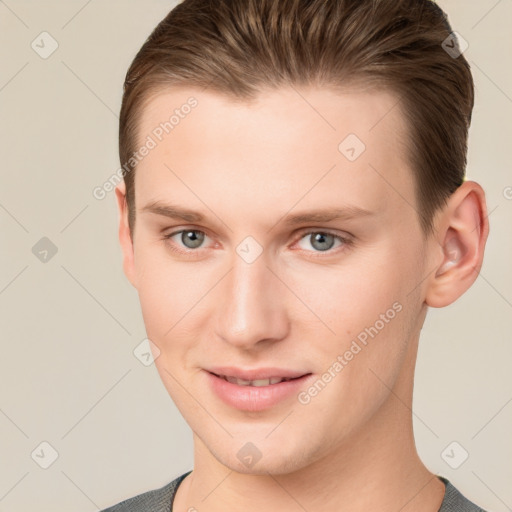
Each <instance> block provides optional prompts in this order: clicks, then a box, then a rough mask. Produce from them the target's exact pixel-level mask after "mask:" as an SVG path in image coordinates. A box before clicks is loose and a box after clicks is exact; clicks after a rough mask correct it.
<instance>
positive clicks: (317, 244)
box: [301, 232, 339, 251]
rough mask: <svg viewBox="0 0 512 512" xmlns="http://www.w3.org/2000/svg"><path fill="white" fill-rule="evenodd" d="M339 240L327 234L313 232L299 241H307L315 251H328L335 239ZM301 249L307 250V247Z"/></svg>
mask: <svg viewBox="0 0 512 512" xmlns="http://www.w3.org/2000/svg"><path fill="white" fill-rule="evenodd" d="M337 238H339V237H337V236H335V235H331V234H329V233H322V232H315V233H308V234H307V235H306V236H305V237H303V238H302V239H301V242H302V241H303V240H308V242H309V244H310V245H311V246H312V247H313V248H314V249H315V250H317V251H328V250H329V249H332V248H333V247H334V243H335V241H336V239H337ZM301 248H302V249H307V247H301Z"/></svg>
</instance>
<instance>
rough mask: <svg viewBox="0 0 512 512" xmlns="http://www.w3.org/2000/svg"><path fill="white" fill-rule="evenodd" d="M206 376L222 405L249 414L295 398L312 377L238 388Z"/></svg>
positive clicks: (219, 378)
mask: <svg viewBox="0 0 512 512" xmlns="http://www.w3.org/2000/svg"><path fill="white" fill-rule="evenodd" d="M206 376H207V378H208V380H209V382H210V386H211V387H212V389H213V391H214V392H215V394H216V395H217V396H218V397H219V398H220V399H221V400H222V401H223V402H224V403H226V404H227V405H230V406H231V407H234V408H236V409H240V410H242V411H251V412H257V411H263V410H265V409H269V408H270V407H273V406H275V405H277V404H278V403H279V402H281V401H282V400H285V399H286V398H289V397H290V396H292V395H295V396H296V395H297V394H298V393H299V391H300V390H301V388H303V387H304V385H305V383H306V381H307V380H309V379H310V378H311V377H312V375H311V374H308V375H304V376H303V377H299V378H298V379H293V380H288V381H283V382H280V383H279V384H270V385H268V386H239V385H238V384H232V383H231V382H228V381H227V380H224V379H223V378H222V377H217V376H216V375H214V374H213V373H210V372H206Z"/></svg>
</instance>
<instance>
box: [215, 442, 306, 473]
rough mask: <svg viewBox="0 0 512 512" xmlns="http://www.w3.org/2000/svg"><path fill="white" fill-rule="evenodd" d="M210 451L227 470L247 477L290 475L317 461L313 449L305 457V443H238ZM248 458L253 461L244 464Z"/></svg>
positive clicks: (217, 447)
mask: <svg viewBox="0 0 512 512" xmlns="http://www.w3.org/2000/svg"><path fill="white" fill-rule="evenodd" d="M276 441H277V440H276ZM239 446H240V448H239ZM234 447H236V448H235V449H233V448H234ZM209 450H210V451H211V453H212V455H213V456H214V457H215V458H216V459H217V461H218V462H219V463H221V464H222V465H223V466H225V467H227V468H229V469H230V470H232V471H235V472H237V473H241V474H245V475H268V474H271V475H285V474H290V473H293V472H295V471H299V470H301V469H303V468H304V467H306V466H308V465H309V464H311V463H312V462H313V461H314V456H313V453H312V447H309V450H308V452H307V453H305V451H304V446H303V445H302V442H299V443H297V444H295V445H294V446H291V445H288V446H283V443H281V442H277V443H272V442H269V440H262V441H261V442H259V443H258V442H255V443H254V444H252V443H250V442H239V441H235V442H233V443H231V444H228V445H225V446H222V447H219V446H216V447H209ZM233 452H234V453H233ZM251 456H252V457H253V461H251V459H250V458H251ZM247 457H248V458H249V459H248V460H244V459H247Z"/></svg>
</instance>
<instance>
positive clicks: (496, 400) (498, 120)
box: [0, 0, 512, 512]
mask: <svg viewBox="0 0 512 512" xmlns="http://www.w3.org/2000/svg"><path fill="white" fill-rule="evenodd" d="M440 4H441V6H442V7H443V8H444V9H445V10H446V11H447V12H448V14H449V18H450V21H451V23H452V26H453V28H454V30H456V31H458V32H459V33H460V34H462V36H463V37H464V39H465V40H467V41H468V43H469V48H468V49H467V50H466V52H465V55H466V57H467V58H468V60H469V61H470V63H471V64H472V67H473V70H474V77H475V81H476V88H477V98H476V107H475V110H474V120H473V126H472V129H471V138H470V151H469V167H468V177H469V178H470V179H475V180H477V181H479V182H480V183H482V185H483V186H484V188H485V190H486V192H487V199H488V205H489V211H490V212H491V213H490V221H491V236H490V239H489V242H488V250H487V255H486V260H485V264H484V266H483V269H482V272H481V275H480V276H479V278H478V279H477V281H476V283H475V285H474V286H473V287H472V289H471V290H470V291H469V292H468V293H467V294H466V295H465V296H464V297H463V298H462V299H461V300H459V301H458V302H457V303H456V304H453V305H452V306H450V307H448V308H446V309H443V310H431V312H430V314H429V317H428V318H427V323H426V325H425V327H424V330H423V337H422V342H421V348H420V354H419V363H418V367H417V380H416V388H415V400H414V426H415V432H416V436H417V444H418V450H419V452H420V455H421V456H422V458H423V459H424V461H425V463H426V464H427V466H428V467H429V468H430V469H431V470H432V471H434V472H437V473H439V474H441V475H444V476H447V477H448V478H449V479H450V480H451V481H452V482H453V483H454V484H455V485H456V486H457V487H459V489H460V490H461V491H463V492H464V493H465V494H466V495H467V496H468V497H469V498H471V499H472V500H474V501H476V502H477V503H478V504H480V505H481V506H483V507H484V508H486V509H488V510H490V511H495V512H503V511H506V510H510V509H511V508H512V440H511V439H512V436H511V435H510V433H511V431H512V429H511V426H512V384H511V377H510V362H511V361H512V342H511V328H512V272H511V270H510V262H511V261H512V236H511V235H512V229H511V221H512V188H510V187H512V174H511V172H510V162H511V150H510V148H511V141H512V128H511V120H512V74H511V66H510V55H511V54H512V37H511V32H510V24H511V21H512V1H510V0H501V1H497V0H479V1H478V2H474V1H472V2H468V1H465V0H444V1H441V2H440ZM173 5H174V2H170V1H163V0H152V1H142V0H140V1H133V0H132V1H127V0H123V1H121V0H117V1H107V0H89V1H86V0H80V1H66V2H64V1H57V0H52V1H37V2H36V1H29V0H6V1H1V0H0V55H1V66H0V70H1V71H0V112H1V118H0V119H1V124H0V144H1V146H0V155H1V171H0V172H1V187H0V226H1V242H0V264H1V267H0V268H1V271H0V315H1V327H2V346H1V357H0V375H1V379H2V385H1V387H0V461H1V463H0V512H1V511H7V510H9V511H10V512H15V511H29V510H34V509H38V510H52V511H65V510H66V511H67V510H74V511H83V512H89V511H94V510H97V509H98V508H103V507H105V506H107V505H110V504H112V503H114V502H118V501H120V500H121V499H123V498H126V497H129V496H132V495H134V494H137V493H140V492H142V491H145V490H148V489H151V488H155V487H159V486H161V485H163V484H165V483H167V482H169V481H170V480H171V479H173V478H174V477H176V476H178V475H180V474H182V473H183V472H185V471H187V470H189V469H191V468H192V443H191V434H190V432H189V430H188V428H187V425H186V424H185V423H184V421H183V420H182V419H181V417H180V415H179V413H178V411H177V410H176V408H175V406H174V405H173V403H172V402H171V400H170V398H169V397H168V395H167V393H166V391H165V390H164V388H163V386H162V384H161V383H160V380H159V377H158V375H157V372H156V369H155V368H154V366H147V367H146V366H144V365H143V364H142V363H141V362H140V361H139V360H138V359H137V358H136V357H135V356H134V354H133V350H134V349H135V347H136V346H137V345H139V343H140V342H141V341H142V340H143V339H144V337H145V331H144V326H143V322H142V317H141V314H140V309H139V303H138V297H137V294H136V292H135V290H134V289H133V288H132V287H131V285H130V284H129V283H128V281H127V280H126V279H125V277H124V275H123V273H122V269H121V252H120V249H119V246H118V240H117V211H116V208H115V202H114V201H115V199H114V194H113V193H110V194H109V195H108V196H107V197H106V198H105V199H104V200H102V201H100V200H97V199H95V198H94V197H93V195H92V191H93V189H94V187H96V186H99V185H101V184H102V183H104V181H105V180H107V179H108V178H109V177H110V176H111V175H112V174H113V173H114V172H115V171H116V169H117V168H118V160H117V159H118V156H117V123H118V119H117V113H118V111H119V106H120V99H121V87H122V81H123V78H124V74H125V72H126V69H127V67H128V65H129V63H130V62H131V59H132V58H133V56H134V54H135V52H136V51H137V50H138V48H139V47H140V45H141V44H142V42H143V41H144V39H145V38H146V36H147V35H148V34H149V32H150V31H151V29H152V28H153V27H154V26H155V25H156V23H157V22H158V21H159V20H160V19H161V18H162V17H163V16H164V15H165V14H166V13H167V12H168V11H169V10H170V9H171V7H172V6H173ZM43 31H47V32H48V33H49V34H51V37H53V38H54V39H55V40H56V41H57V43H58V48H57V50H56V51H55V52H54V53H53V54H52V55H50V56H49V57H48V58H46V59H43V58H41V57H40V55H39V54H38V53H36V51H34V49H32V47H31V43H32V41H34V40H35V43H34V44H39V47H37V46H36V48H37V49H38V51H39V52H43V51H48V50H49V49H51V40H50V39H49V38H48V37H49V36H41V37H38V36H39V34H40V33H41V32H43ZM42 37H44V38H46V39H44V43H41V38H42ZM43 44H44V47H43ZM507 187H508V188H507ZM43 237H47V238H48V239H50V240H51V242H52V243H53V244H54V245H55V246H56V247H57V249H58V252H57V253H56V254H55V255H53V256H52V254H51V252H49V253H48V256H47V260H48V261H47V262H42V261H40V259H39V258H38V257H36V255H34V253H33V247H34V246H35V245H36V244H37V243H38V242H39V241H40V239H41V238H43ZM39 243H40V244H43V245H44V244H45V243H47V242H45V241H43V242H39ZM36 248H38V250H42V249H41V247H40V246H36ZM34 252H36V253H37V251H36V250H34ZM40 257H42V255H40ZM452 441H457V442H458V443H459V444H460V446H461V447H463V448H460V447H458V446H457V447H456V449H455V451H454V452H453V453H454V457H459V456H460V454H461V453H462V452H461V450H462V449H464V450H467V452H468V453H469V458H468V459H467V460H466V461H465V462H464V463H463V464H462V465H461V466H460V467H459V468H458V469H452V468H450V467H449V465H448V464H447V463H446V462H445V460H444V459H443V458H442V456H441V453H442V452H443V450H444V449H445V448H446V447H447V446H448V445H449V444H450V443H451V442H452ZM42 442H47V443H49V444H50V445H51V447H53V448H50V447H48V446H47V445H41V443H42ZM52 450H55V451H56V452H57V453H58V457H57V459H56V460H55V461H54V462H53V464H51V465H50V466H49V467H48V468H47V469H43V468H42V467H40V465H41V464H43V465H44V464H45V463H46V464H48V463H50V462H51V461H52V454H53V451H52ZM31 454H32V455H31Z"/></svg>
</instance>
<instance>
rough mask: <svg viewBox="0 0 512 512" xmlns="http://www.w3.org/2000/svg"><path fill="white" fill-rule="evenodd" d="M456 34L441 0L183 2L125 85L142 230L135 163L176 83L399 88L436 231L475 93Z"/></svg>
mask: <svg viewBox="0 0 512 512" xmlns="http://www.w3.org/2000/svg"><path fill="white" fill-rule="evenodd" d="M451 33H452V29H451V27H450V24H449V22H448V20H447V17H446V15H445V14H444V12H443V11H442V10H441V9H440V8H439V7H438V6H437V5H436V4H435V3H434V2H433V1H431V0H213V1H212V0H184V1H183V2H182V3H180V4H178V5H177V6H176V7H175V8H174V9H173V10H172V11H171V12H170V13H169V14H168V15H167V16H166V17H165V18H164V19H163V20H162V21H161V22H160V23H159V24H158V26H157V27H156V28H155V29H154V31H153V32H152V34H151V35H150V36H149V37H148V39H147V40H146V42H145V43H144V45H143V46H142V48H141V49H140V50H139V52H138V53H137V55H136V57H135V59H134V60H133V62H132V64H131V66H130V68H129V70H128V72H127V75H126V80H125V83H124V94H123V101H122V106H121V115H120V124H119V154H120V159H121V165H122V166H123V168H124V169H125V171H126V172H125V174H124V181H125V184H126V197H127V205H128V211H129V225H130V231H131V233H132V237H133V229H134V226H135V191H134V171H135V167H136V166H135V164H134V165H129V166H128V167H129V169H128V170H127V165H126V164H127V162H129V161H130V157H131V156H132V154H133V152H134V150H135V148H136V144H137V142H138V136H139V134H138V131H137V128H138V123H139V120H140V115H141V112H142V110H143V108H144V105H145V104H146V102H147V101H148V100H149V99H151V97H152V95H153V94H154V93H158V92H160V91H162V90H164V89H165V88H166V87H170V86H173V85H180V86H183V85H185V86H198V87H202V88H208V89H210V90H213V91H216V92H220V93H222V94H225V95H228V96H230V97H233V98H238V99H245V100H250V99H252V98H255V97H256V96H257V95H258V93H260V92H261V91H262V90H263V89H264V88H266V87H267V88H268V87H274V88H276V87H280V86H284V85H287V84H289V85H315V86H319V87H321V86H334V87H337V86H343V85H347V84H352V83H364V84H372V85H375V86H381V87H383V88H388V89H389V90H390V91H392V92H394V93H396V94H397V95H398V97H399V98H400V109H401V112H402V113H403V115H404V116H405V117H404V118H405V120H406V122H407V126H408V145H407V146H408V152H407V153H408V155H407V158H408V163H409V164H410V166H411V168H412V169H413V172H414V174H415V185H416V198H417V204H418V208H419V211H418V214H419V219H420V223H421V226H422V228H423V230H424V232H425V233H429V232H431V231H432V227H433V225H432V222H433V217H434V214H435V212H436V211H437V209H438V208H440V207H441V206H443V205H444V204H445V203H446V199H447V198H448V197H449V196H450V195H451V194H452V193H453V192H454V191H455V190H456V189H457V187H459V186H460V185H461V183H462V182H463V179H464V174H465V169H466V153H467V137H468V129H469V125H470V122H471V113H472V110H473V103H474V84H473V78H472V75H471V70H470V67H469V64H468V63H467V61H466V59H465V58H464V56H463V55H459V56H458V57H455V56H454V55H453V54H452V56H451V55H450V54H449V53H448V52H447V51H445V49H444V48H443V45H442V43H443V41H446V40H447V38H448V37H450V34H451ZM452 37H453V36H452ZM449 41H452V40H449ZM455 44H456V41H455ZM451 46H453V42H451ZM456 48H457V47H456ZM340 142H341V141H340ZM132 160H133V159H132Z"/></svg>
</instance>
